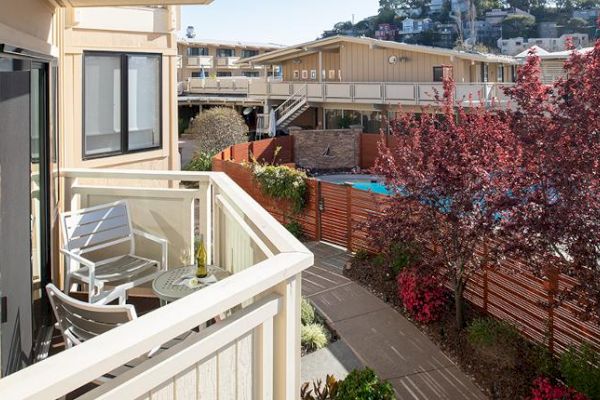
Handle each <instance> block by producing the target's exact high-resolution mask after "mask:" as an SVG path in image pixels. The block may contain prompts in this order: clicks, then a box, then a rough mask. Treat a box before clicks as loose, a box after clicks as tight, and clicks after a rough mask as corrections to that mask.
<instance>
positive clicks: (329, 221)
mask: <svg viewBox="0 0 600 400" xmlns="http://www.w3.org/2000/svg"><path fill="white" fill-rule="evenodd" d="M319 186H320V190H319V210H320V218H319V223H320V225H321V229H320V231H321V238H320V239H321V240H323V241H325V242H329V243H333V244H337V245H339V246H343V247H346V246H347V244H348V232H349V230H348V198H347V187H346V186H345V185H339V184H335V183H328V182H320V185H319Z"/></svg>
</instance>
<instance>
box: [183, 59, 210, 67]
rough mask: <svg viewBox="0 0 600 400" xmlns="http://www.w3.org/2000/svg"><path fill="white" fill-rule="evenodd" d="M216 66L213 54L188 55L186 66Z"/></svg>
mask: <svg viewBox="0 0 600 400" xmlns="http://www.w3.org/2000/svg"><path fill="white" fill-rule="evenodd" d="M213 66H214V58H213V56H188V57H187V63H186V67H198V68H212V67H213Z"/></svg>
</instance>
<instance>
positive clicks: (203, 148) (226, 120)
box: [186, 107, 248, 154]
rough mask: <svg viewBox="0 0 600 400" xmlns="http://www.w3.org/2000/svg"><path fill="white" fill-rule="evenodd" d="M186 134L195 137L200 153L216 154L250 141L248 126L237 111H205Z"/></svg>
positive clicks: (220, 109)
mask: <svg viewBox="0 0 600 400" xmlns="http://www.w3.org/2000/svg"><path fill="white" fill-rule="evenodd" d="M186 133H188V134H190V135H194V136H195V138H196V141H197V144H198V151H199V152H200V153H204V154H216V153H218V152H220V151H222V150H223V149H225V148H227V147H229V146H232V145H234V144H237V143H243V142H246V141H248V137H247V135H248V126H247V125H246V123H245V122H244V119H243V118H242V117H241V116H240V115H239V114H238V112H237V111H235V110H233V109H231V108H225V107H215V108H211V109H209V110H206V111H203V112H201V113H200V114H198V116H197V117H196V118H194V120H193V121H192V123H191V124H190V126H189V128H188V129H187V131H186Z"/></svg>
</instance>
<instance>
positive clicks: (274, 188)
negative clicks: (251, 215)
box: [251, 162, 307, 213]
mask: <svg viewBox="0 0 600 400" xmlns="http://www.w3.org/2000/svg"><path fill="white" fill-rule="evenodd" d="M251 168H252V172H253V174H254V177H255V178H256V180H257V182H258V184H259V186H260V189H261V191H262V192H263V193H264V194H265V195H266V196H269V197H272V198H274V199H281V200H288V201H290V202H291V206H292V211H293V212H294V213H298V212H300V211H301V210H302V208H303V207H304V204H305V200H306V199H305V197H306V179H307V176H306V174H305V173H304V172H301V171H298V170H296V169H294V168H290V167H287V166H282V165H262V164H259V163H257V162H253V163H252V164H251Z"/></svg>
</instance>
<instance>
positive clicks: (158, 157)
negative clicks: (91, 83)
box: [60, 9, 179, 170]
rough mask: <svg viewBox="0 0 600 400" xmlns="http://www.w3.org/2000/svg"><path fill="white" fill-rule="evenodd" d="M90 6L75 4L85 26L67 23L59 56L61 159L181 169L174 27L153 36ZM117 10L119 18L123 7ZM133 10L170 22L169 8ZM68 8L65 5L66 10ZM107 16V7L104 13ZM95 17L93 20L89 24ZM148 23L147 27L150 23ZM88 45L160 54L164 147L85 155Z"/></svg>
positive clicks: (84, 165) (76, 165)
mask: <svg viewBox="0 0 600 400" xmlns="http://www.w3.org/2000/svg"><path fill="white" fill-rule="evenodd" d="M92 11H93V10H87V9H86V10H76V14H75V15H76V16H77V17H79V18H80V19H81V21H85V24H83V26H85V28H82V27H81V25H79V24H74V25H72V26H70V27H67V29H65V33H64V52H63V56H62V57H61V101H60V104H61V106H62V109H61V115H62V118H61V119H60V123H61V129H60V132H61V146H62V150H63V151H62V157H61V164H62V166H63V167H69V168H79V167H81V168H88V167H89V168H97V167H115V168H133V169H149V170H157V169H179V153H178V148H177V110H176V108H175V106H172V103H173V104H176V99H175V98H174V97H173V95H172V94H173V93H177V88H176V79H175V74H176V68H177V47H176V38H175V33H174V32H171V33H161V32H155V33H153V34H152V35H153V36H152V40H149V39H148V37H149V36H148V35H149V32H140V31H139V30H140V26H136V27H134V28H132V30H129V31H128V28H127V27H125V26H124V27H123V28H122V30H121V31H117V30H114V29H115V26H114V23H115V22H114V21H112V22H110V23H109V22H108V21H105V20H104V19H102V18H97V19H93V18H91V16H90V15H88V13H90V12H92ZM116 11H118V13H117V14H115V16H119V17H120V18H122V16H123V10H116ZM131 11H132V12H134V13H139V12H146V13H148V14H149V15H148V16H147V17H153V18H157V19H158V21H156V24H157V25H156V26H159V27H165V26H168V24H169V22H168V19H169V17H170V16H169V13H168V12H166V10H163V9H156V10H150V9H145V10H140V9H131ZM65 12H66V11H65ZM102 16H103V17H104V18H108V17H109V16H110V12H109V10H108V11H107V10H105V11H104V13H103V14H102ZM92 21H95V23H96V24H97V25H96V26H94V25H91V24H92ZM147 29H151V26H148V27H147ZM86 51H123V52H132V53H135V52H140V53H153V54H161V55H162V108H161V112H162V149H159V150H151V151H143V152H139V153H132V154H126V155H118V156H112V157H104V158H97V159H93V160H85V161H84V160H83V154H82V153H83V152H82V142H83V129H82V127H83V114H82V113H83V54H84V52H86Z"/></svg>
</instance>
